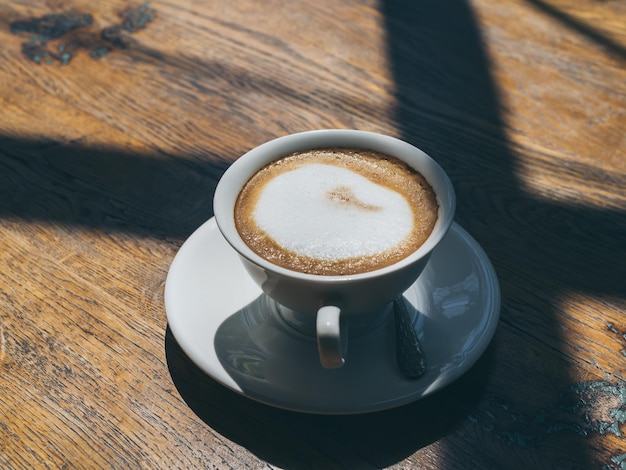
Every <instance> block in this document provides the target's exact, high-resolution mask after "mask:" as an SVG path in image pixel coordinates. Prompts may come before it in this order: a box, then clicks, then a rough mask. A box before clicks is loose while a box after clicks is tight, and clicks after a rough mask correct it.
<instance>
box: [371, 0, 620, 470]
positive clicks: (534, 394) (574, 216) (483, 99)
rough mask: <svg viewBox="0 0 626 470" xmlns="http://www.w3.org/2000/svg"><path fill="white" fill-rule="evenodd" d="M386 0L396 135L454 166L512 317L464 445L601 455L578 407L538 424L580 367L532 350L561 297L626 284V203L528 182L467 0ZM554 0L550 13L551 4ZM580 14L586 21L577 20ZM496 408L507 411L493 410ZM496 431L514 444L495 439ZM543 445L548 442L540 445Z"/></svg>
mask: <svg viewBox="0 0 626 470" xmlns="http://www.w3.org/2000/svg"><path fill="white" fill-rule="evenodd" d="M529 1H531V3H532V4H534V5H535V6H542V5H543V3H542V2H540V1H539V0H529ZM381 5H382V8H383V12H384V16H385V24H386V28H387V32H388V43H389V56H390V62H391V64H392V65H391V67H392V72H393V76H394V82H395V86H396V100H397V103H398V104H397V107H396V121H397V125H398V128H399V130H400V131H401V136H402V137H403V138H404V139H405V140H407V141H409V142H411V143H413V144H415V145H417V146H418V147H421V148H422V149H424V150H425V151H426V152H428V153H429V154H431V155H432V156H433V157H434V158H435V159H436V160H438V161H439V162H440V163H441V164H442V166H443V167H444V169H445V170H446V171H447V172H448V174H449V175H450V176H451V179H452V180H453V183H454V185H455V188H456V191H457V199H458V208H457V217H456V221H457V222H459V223H460V224H461V225H462V226H463V227H464V228H466V229H467V230H468V231H469V232H470V233H471V234H472V235H473V236H474V237H475V238H476V239H477V240H478V242H479V243H480V244H481V245H482V246H483V248H484V249H485V251H486V252H487V253H488V255H489V256H490V258H491V259H492V261H493V262H494V265H495V268H496V271H497V272H498V273H499V275H500V278H501V283H502V293H503V299H502V300H503V303H502V312H501V322H502V323H503V324H506V327H504V328H501V329H500V334H501V335H506V337H503V339H502V340H501V341H496V343H497V344H496V346H494V347H492V348H491V350H490V352H488V354H489V353H491V354H495V355H497V356H498V358H499V359H503V358H506V359H503V361H507V362H508V363H507V362H500V363H499V364H498V367H497V369H494V370H492V371H491V372H490V373H491V374H493V376H492V377H491V379H492V381H493V382H492V386H491V387H490V388H489V392H488V393H489V396H487V397H483V398H484V399H483V400H482V402H481V405H480V410H481V411H480V413H479V415H480V417H479V418H478V419H477V420H476V423H475V425H474V431H475V434H474V436H475V439H473V440H472V439H470V442H469V443H465V445H467V447H468V448H470V447H473V448H474V452H475V455H482V457H481V459H482V460H483V461H484V462H487V461H489V459H494V460H492V461H493V462H506V461H507V460H508V458H509V456H510V452H511V451H512V450H513V449H515V452H516V453H517V456H518V458H521V457H522V456H524V458H528V459H529V460H528V461H525V460H524V459H523V458H521V460H520V461H519V462H518V463H515V462H511V463H510V466H512V467H518V466H519V467H521V468H524V467H525V466H526V465H528V464H530V463H531V462H533V459H536V460H534V462H535V464H539V463H541V465H544V466H560V465H563V466H565V467H568V466H569V468H592V467H594V466H597V465H599V463H598V462H597V461H594V460H593V459H596V458H597V457H593V458H592V457H591V456H590V454H589V452H590V447H588V446H590V445H591V443H590V442H589V441H588V440H587V441H585V440H584V437H586V436H588V435H589V434H592V433H597V434H596V435H599V432H598V429H593V428H592V427H590V426H588V425H587V424H582V425H581V424H580V423H577V422H576V420H577V418H576V417H575V416H574V415H575V413H574V409H573V408H572V410H571V411H572V413H571V416H568V417H566V418H564V419H563V421H561V422H548V421H546V422H544V423H543V424H542V425H539V426H538V425H536V424H531V423H533V421H534V420H536V419H539V418H541V417H542V416H543V417H545V415H544V414H542V413H543V411H542V410H550V409H554V410H556V409H559V408H560V407H562V400H563V397H564V396H565V395H566V394H567V393H569V392H570V391H571V389H572V388H575V387H576V384H575V379H573V377H577V376H578V377H579V376H580V374H579V373H577V372H576V371H574V370H569V369H568V367H571V363H569V362H568V361H567V360H565V358H560V354H561V353H559V352H557V353H555V354H554V355H553V357H550V358H548V357H542V358H541V359H539V358H538V357H537V356H536V354H538V353H539V351H541V350H545V349H553V350H555V351H564V350H565V349H566V348H565V347H564V346H565V345H566V343H567V341H568V339H567V338H565V337H562V332H563V331H564V329H563V327H562V325H561V324H560V322H561V321H562V319H559V318H557V311H558V310H557V308H558V307H559V306H560V302H561V301H562V299H563V298H564V296H566V295H567V294H568V293H570V292H586V293H593V294H597V295H608V296H611V297H613V298H624V297H625V296H626V285H625V284H624V279H625V278H626V266H625V265H624V263H623V262H615V259H616V258H615V256H616V255H617V254H618V253H621V256H622V258H623V257H624V256H626V253H625V251H626V250H625V249H624V245H623V240H626V214H625V213H624V212H622V211H620V210H615V209H605V208H601V207H592V206H581V205H574V204H567V203H560V202H558V201H554V200H550V199H548V198H546V199H543V198H541V197H537V196H535V195H533V194H530V193H528V192H527V191H526V190H525V189H524V186H525V185H524V184H523V182H522V181H521V180H520V179H519V177H518V175H517V171H518V166H517V162H516V157H515V155H514V153H513V151H512V149H511V147H510V145H509V143H508V141H507V137H506V133H505V128H506V124H505V122H504V118H503V115H504V112H503V111H504V110H503V104H502V100H501V98H500V96H499V92H498V89H497V88H496V86H495V84H494V80H493V78H492V76H491V73H492V72H491V64H490V63H489V59H488V53H487V51H486V48H485V45H484V44H483V40H482V37H481V31H480V29H479V26H478V22H477V20H476V18H475V17H474V13H473V11H472V9H471V6H470V5H469V4H468V2H466V1H463V0H455V1H451V2H438V1H436V0H427V1H421V2H411V1H403V0H385V1H383V2H382V3H381ZM553 10H554V9H552V8H551V9H550V10H548V13H551V14H553V16H554V13H555V12H554V11H553ZM544 12H545V8H544ZM556 18H557V19H559V18H561V19H563V17H559V16H558V15H556ZM568 25H569V26H572V25H571V24H568ZM574 26H578V27H577V28H575V29H576V31H577V32H579V33H583V34H584V33H585V31H586V29H585V28H582V27H581V25H579V24H577V25H574ZM590 38H591V39H593V40H598V38H596V37H595V36H591V37H590ZM600 43H601V44H603V45H606V44H605V43H604V42H600ZM611 51H612V53H615V52H616V51H615V50H614V49H611ZM618 52H621V53H622V54H623V52H624V51H623V50H621V51H618ZM537 106H541V104H540V103H538V104H537ZM546 112H550V110H546ZM547 170H549V171H555V170H554V169H549V168H547ZM557 171H558V170H557ZM562 171H568V172H571V174H573V175H575V176H577V177H579V178H584V179H585V181H587V182H588V183H589V185H593V186H596V187H607V188H611V189H612V190H614V191H615V192H619V191H620V188H622V189H623V180H622V181H620V179H619V177H615V176H612V175H611V174H609V173H605V172H603V171H602V170H600V169H597V168H586V167H585V165H584V164H582V163H581V164H574V165H569V166H568V167H567V170H565V169H563V170H562ZM618 256H619V255H618ZM496 336H498V333H496ZM496 339H497V338H496ZM563 354H564V353H563ZM616 354H617V355H619V352H618V351H616ZM551 356H552V355H551ZM622 359H623V358H622ZM617 360H619V359H617ZM544 371H550V372H548V373H547V372H544ZM604 372H605V373H606V375H607V376H610V374H611V373H612V371H604ZM579 380H580V379H579ZM447 393H449V396H450V397H451V398H452V397H454V396H455V395H457V396H460V395H462V394H463V393H465V389H464V388H463V387H462V386H460V385H457V386H456V387H455V388H454V389H452V390H449V391H448V392H447ZM417 406H419V405H417ZM503 410H505V411H503ZM497 415H505V416H506V418H503V419H501V420H500V421H497V420H495V419H492V418H491V417H493V416H497ZM478 436H482V437H480V438H478ZM550 440H551V441H552V444H548V443H547V442H549V441H550ZM496 442H500V443H507V444H508V445H507V446H506V447H503V448H499V446H498V445H494V443H496ZM541 445H551V446H552V450H551V451H545V450H544V451H542V452H540V453H538V452H537V449H538V446H541ZM604 464H607V462H604Z"/></svg>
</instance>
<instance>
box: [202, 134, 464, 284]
mask: <svg viewBox="0 0 626 470" xmlns="http://www.w3.org/2000/svg"><path fill="white" fill-rule="evenodd" d="M331 147H344V148H348V147H349V148H357V149H358V148H360V149H364V150H373V151H378V152H381V153H386V154H388V155H391V156H394V157H396V158H399V159H401V160H403V161H405V162H406V163H408V164H409V165H410V166H411V167H413V168H414V169H416V170H417V171H418V172H420V173H421V174H422V175H423V176H424V177H425V178H426V180H427V181H428V183H429V184H430V185H431V186H432V188H433V190H434V191H435V195H436V197H437V203H438V204H439V212H438V214H437V222H436V223H435V226H434V228H433V230H432V232H431V234H430V235H429V236H428V238H427V239H426V241H425V242H424V243H423V244H422V245H421V246H420V247H419V248H418V249H417V250H415V251H414V252H413V253H411V254H410V255H408V256H407V257H405V258H403V259H401V260H399V261H397V262H395V263H393V264H391V265H389V266H385V267H383V268H379V269H376V270H373V271H367V272H364V273H358V274H348V275H335V276H328V275H321V274H309V273H303V272H300V271H295V270H291V269H288V268H284V267H282V266H278V265H276V264H273V263H271V262H270V261H267V260H266V259H264V258H263V257H261V256H260V255H258V254H257V253H255V252H254V251H253V250H252V249H251V248H250V247H248V245H247V244H246V243H245V242H244V241H243V239H242V238H241V236H240V235H239V232H238V231H237V228H236V226H235V218H234V211H235V201H236V200H237V196H238V195H239V192H240V191H241V189H242V188H243V186H244V185H245V184H246V183H247V182H248V180H249V179H250V178H251V177H252V175H254V173H256V172H257V171H258V170H259V169H261V168H262V167H264V166H265V165H267V164H268V163H270V162H272V161H274V160H277V159H279V158H281V157H284V156H287V155H289V154H291V153H293V152H297V151H303V150H312V149H320V148H331ZM455 209H456V198H455V192H454V187H453V186H452V182H451V181H450V178H449V177H448V175H447V174H446V172H445V171H444V170H443V168H441V166H440V165H439V164H438V163H437V162H436V161H435V160H434V159H433V158H432V157H430V156H429V155H428V154H426V153H425V152H424V151H422V150H420V149H419V148H417V147H415V146H414V145H411V144H409V143H408V142H405V141H403V140H400V139H398V138H395V137H391V136H388V135H384V134H378V133H374V132H369V131H361V130H349V129H325V130H314V131H304V132H298V133H294V134H288V135H285V136H282V137H278V138H275V139H273V140H270V141H267V142H265V143H263V144H261V145H259V146H257V147H255V148H253V149H252V150H250V151H248V152H246V153H245V154H243V155H242V156H241V157H239V158H238V159H237V160H235V161H234V162H233V163H232V165H231V166H230V167H229V168H228V169H227V170H226V172H225V173H224V174H223V175H222V178H221V179H220V180H219V182H218V184H217V187H216V189H215V195H214V198H213V214H214V216H215V221H216V223H217V226H218V228H219V230H220V232H221V233H222V235H223V236H224V238H225V239H226V241H227V242H228V244H229V245H231V246H232V247H233V248H234V249H235V251H237V252H238V253H239V255H241V256H243V257H244V258H246V259H247V260H249V261H250V262H252V263H254V264H256V265H259V266H261V267H262V268H264V269H267V270H269V271H273V272H274V273H277V274H281V275H284V276H288V277H292V278H298V279H302V280H309V281H314V282H321V283H343V282H352V281H357V280H364V279H369V278H375V277H379V276H384V275H385V274H386V273H389V272H393V271H396V270H398V269H402V268H404V267H405V266H408V265H410V264H412V263H414V262H416V261H418V260H420V259H422V258H423V257H424V256H426V255H427V254H428V253H430V252H431V251H432V250H433V249H434V248H435V247H436V246H437V244H438V243H439V242H440V241H441V239H442V238H443V237H444V236H445V235H446V233H447V232H448V229H449V228H450V226H451V225H452V221H453V219H454V212H455Z"/></svg>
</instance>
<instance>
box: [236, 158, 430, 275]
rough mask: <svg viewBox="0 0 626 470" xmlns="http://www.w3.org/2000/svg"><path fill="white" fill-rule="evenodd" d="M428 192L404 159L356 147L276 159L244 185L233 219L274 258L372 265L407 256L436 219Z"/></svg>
mask: <svg viewBox="0 0 626 470" xmlns="http://www.w3.org/2000/svg"><path fill="white" fill-rule="evenodd" d="M437 214H438V205H437V200H436V197H435V194H434V191H433V190H432V188H431V187H430V185H429V184H428V182H427V181H426V180H425V178H424V177H423V176H422V175H421V174H420V173H418V172H417V171H415V170H414V169H413V168H411V167H410V166H409V165H407V164H406V163H405V162H403V161H401V160H399V159H397V158H394V157H391V156H389V155H386V154H382V153H378V152H373V151H369V150H361V149H344V148H330V149H315V150H310V151H305V152H297V153H294V154H292V155H288V156H286V157H282V158H279V159H278V160H276V161H273V162H271V163H270V164H268V165H266V166H265V167H263V168H261V169H260V170H259V171H258V172H257V173H256V174H255V175H254V176H252V178H250V180H249V181H248V182H247V183H246V184H245V185H244V187H243V189H242V190H241V192H240V193H239V196H238V198H237V202H236V204H235V225H236V227H237V231H238V232H239V235H240V236H241V238H242V239H243V240H244V242H245V243H246V244H247V245H248V246H249V247H250V248H251V249H252V250H253V251H254V252H256V253H257V254H258V255H260V256H261V257H263V258H265V259H266V260H268V261H270V262H272V263H275V264H277V265H280V266H283V267H286V268H288V269H292V270H295V271H301V272H305V273H310V274H320V275H348V274H356V273H361V272H366V271H372V270H376V269H380V268H382V267H385V266H388V265H390V264H393V263H395V262H397V261H399V260H400V259H402V258H405V257H406V256H408V255H409V254H411V253H412V252H414V251H415V250H417V249H418V248H419V247H420V246H421V245H422V243H423V242H424V241H425V240H426V239H427V238H428V236H429V235H430V233H431V231H432V229H433V227H434V225H435V222H436V220H437Z"/></svg>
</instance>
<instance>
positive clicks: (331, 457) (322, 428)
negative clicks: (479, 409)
mask: <svg viewBox="0 0 626 470" xmlns="http://www.w3.org/2000/svg"><path fill="white" fill-rule="evenodd" d="M490 350H491V347H490V348H488V349H487V351H486V353H485V354H484V355H483V356H482V357H481V359H479V360H478V362H477V363H476V364H475V365H474V366H473V367H472V368H471V369H470V370H469V371H468V372H467V373H466V374H464V375H463V376H462V377H461V378H460V379H458V380H457V381H455V382H454V383H452V384H451V385H449V386H447V387H445V388H444V389H442V390H440V391H438V392H437V393H435V394H433V395H430V396H428V397H426V398H423V399H421V400H418V401H415V402H413V403H410V404H408V405H404V406H401V407H398V408H392V409H388V410H385V411H377V412H371V413H364V414H353V415H318V414H307V413H299V412H293V411H287V410H284V409H280V408H275V407H272V406H269V405H265V404H263V403H260V402H257V401H254V400H252V399H250V398H247V397H244V396H242V395H239V394H238V393H236V392H234V391H231V390H230V389H228V388H226V387H224V386H222V385H221V384H219V383H218V382H216V381H215V380H213V379H212V378H210V377H209V376H208V375H206V374H205V373H204V372H203V371H202V370H201V369H200V368H198V367H197V366H196V365H195V364H194V363H193V362H192V361H191V360H190V359H189V358H188V357H187V355H186V354H185V353H184V352H183V350H182V349H181V347H180V346H179V344H178V343H177V341H176V339H175V338H174V336H173V334H172V332H171V330H170V328H169V327H168V328H167V331H166V336H165V352H166V359H167V364H168V368H169V371H170V374H171V377H172V380H173V383H174V385H175V386H176V389H177V390H178V392H179V393H180V395H181V397H182V399H183V400H184V401H185V403H186V404H187V405H188V406H189V408H190V409H191V410H192V411H193V412H194V413H195V414H196V415H197V416H198V417H199V418H200V419H202V421H203V422H205V423H206V424H207V425H208V426H210V427H211V428H212V429H214V430H215V431H217V432H219V433H220V434H221V435H222V436H224V437H226V438H227V439H229V440H232V441H233V442H235V443H237V444H238V445H241V446H242V447H245V448H246V449H247V450H249V451H250V452H252V453H253V454H254V455H256V456H257V457H258V458H259V459H262V460H264V461H266V462H268V463H270V464H272V465H276V466H279V467H283V468H302V467H306V468H313V467H319V466H323V467H324V468H337V467H345V466H346V465H348V466H350V467H356V468H363V467H370V468H371V467H375V468H381V467H387V466H390V465H393V464H395V463H398V462H401V461H402V460H404V459H405V458H407V457H408V456H410V455H413V454H414V453H415V452H416V451H417V450H419V449H420V448H423V447H425V446H428V445H430V444H432V443H433V442H436V441H437V440H439V439H441V438H442V437H444V436H446V435H449V434H450V433H451V432H452V431H453V430H454V429H455V428H457V427H459V426H460V425H461V423H463V422H464V421H466V419H467V418H468V415H470V414H471V410H472V409H474V408H475V407H476V405H477V404H478V403H479V402H480V399H481V397H482V395H483V393H484V389H485V385H486V383H487V382H488V377H489V375H490V374H491V372H490V369H491V368H492V359H491V354H490Z"/></svg>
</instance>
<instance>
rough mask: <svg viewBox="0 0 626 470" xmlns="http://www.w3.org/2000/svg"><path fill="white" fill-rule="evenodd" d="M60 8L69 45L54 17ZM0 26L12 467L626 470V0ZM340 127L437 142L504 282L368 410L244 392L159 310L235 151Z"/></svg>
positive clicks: (7, 422)
mask: <svg viewBox="0 0 626 470" xmlns="http://www.w3.org/2000/svg"><path fill="white" fill-rule="evenodd" d="M129 8H134V9H135V10H134V11H135V15H134V16H133V15H132V14H131V13H132V12H131V13H129V10H128V9H129ZM124 12H126V13H124ZM61 13H63V14H68V13H73V16H71V15H70V16H66V17H64V18H65V23H63V24H65V25H68V24H69V23H68V22H70V21H74V22H75V26H77V28H75V29H73V30H70V31H66V32H64V34H63V35H61V36H59V37H56V38H53V37H51V36H54V33H56V34H60V33H63V30H62V29H59V24H58V23H56V22H55V17H52V18H51V17H48V18H47V19H46V20H45V21H43V22H41V21H40V22H38V23H37V22H35V23H33V22H32V21H31V20H32V19H37V18H42V17H44V16H45V15H49V14H61ZM87 15H90V16H87ZM56 19H58V18H56ZM143 20H146V21H143ZM0 23H1V24H0V40H1V43H2V47H0V273H1V274H0V367H1V369H0V370H1V372H0V467H2V468H30V467H40V468H46V467H48V468H140V467H142V468H381V467H393V468H399V469H400V468H407V469H408V468H426V469H440V468H466V469H469V468H475V469H487V468H498V469H501V468H585V469H588V468H613V469H619V468H624V467H626V438H625V437H624V434H625V433H626V382H625V381H626V316H625V310H626V309H625V306H626V301H625V298H626V137H625V131H626V26H625V25H626V6H625V4H624V2H621V1H619V0H615V1H603V2H596V1H592V0H585V1H573V0H525V1H524V0H519V1H513V0H503V1H497V2H494V1H487V0H474V1H472V2H465V1H460V0H456V1H452V2H442V1H434V0H432V1H425V2H413V1H408V0H407V1H395V0H389V1H387V0H380V1H372V0H362V1H346V2H336V1H330V0H316V1H310V2H305V1H299V2H293V1H287V0H272V1H269V2H256V1H252V0H251V1H238V2H221V1H219V2H218V1H213V2H206V1H203V2H200V1H193V0H177V1H156V0H155V1H153V2H152V3H151V5H150V6H149V8H145V7H144V8H143V9H142V8H141V5H140V4H139V3H129V2H125V1H121V0H119V1H118V0H112V1H109V2H88V1H83V0H74V1H72V2H60V1H52V0H50V1H36V0H29V1H17V0H16V1H7V0H2V1H0ZM46 28H47V29H46ZM103 31H104V33H103ZM37 35H39V36H38V37H34V36H37ZM46 51H47V52H46ZM37 62H39V63H37ZM329 127H339V128H358V129H364V130H373V131H379V132H384V133H388V134H391V135H395V136H398V137H401V138H404V139H405V140H408V141H410V142H412V143H413V144H415V145H417V146H419V147H421V148H423V149H424V150H426V151H427V152H429V153H430V154H432V155H433V156H434V157H435V158H436V159H438V160H439V161H440V162H441V163H442V165H443V166H444V167H445V169H446V170H447V171H448V172H449V173H450V175H451V177H452V178H453V181H454V184H455V187H456V189H457V192H458V198H459V205H458V206H459V207H458V215H457V221H458V222H459V223H461V224H462V225H463V226H464V227H465V228H466V229H467V230H468V231H469V232H470V233H471V234H472V235H473V236H474V237H475V238H476V239H477V240H478V241H479V242H480V243H481V245H482V246H483V247H484V248H485V250H486V251H487V253H488V254H489V256H490V257H491V259H492V261H493V263H494V265H495V267H496V270H497V272H498V276H499V279H500V282H501V287H502V293H503V305H502V317H501V322H500V324H499V326H498V329H497V332H496V335H495V338H494V340H493V343H492V344H491V346H490V347H489V349H488V351H487V352H486V354H485V355H484V357H483V358H482V359H481V360H480V361H479V363H478V364H477V365H476V366H475V367H474V368H473V369H472V370H471V371H470V372H469V373H467V374H466V375H465V376H464V377H463V378H462V379H461V380H459V381H458V382H456V383H455V384H453V385H452V386H450V387H448V388H447V389H445V390H443V391H441V392H439V393H437V394H435V395H434V396H432V397H430V398H427V399H425V400H422V401H419V402H416V403H414V404H411V405H408V406H404V407H402V408H399V409H395V410H390V411H386V412H381V413H374V414H368V415H362V416H348V417H328V416H309V415H301V414H297V413H290V412H286V411H281V410H276V409H273V408H269V407H266V406H264V405H260V404H257V403H253V402H251V401H249V400H247V399H246V398H243V397H240V396H238V395H235V394H234V393H232V392H230V391H228V390H226V389H224V388H222V387H221V386H220V385H218V384H216V383H215V382H214V381H212V380H211V379H209V378H207V377H206V376H204V375H203V374H202V373H201V372H200V371H199V370H198V369H196V368H195V366H193V365H192V364H191V362H190V361H189V360H188V359H187V358H186V357H185V355H184V354H183V353H182V351H181V350H180V348H179V347H178V346H177V344H176V342H175V340H174V339H173V337H172V336H171V333H170V332H169V331H168V329H167V322H166V317H165V312H164V307H163V284H164V280H165V277H166V274H167V270H168V268H169V264H170V262H171V261H172V259H173V257H174V255H175V253H176V251H177V249H178V248H179V246H180V245H181V244H182V242H183V241H184V239H185V238H186V237H187V236H188V235H189V234H190V233H191V232H192V231H193V230H194V229H195V228H196V227H198V226H199V225H200V224H201V223H202V222H204V221H205V220H206V219H208V218H209V217H210V216H211V215H212V214H211V199H212V194H213V190H214V187H215V184H216V182H217V180H218V178H219V176H220V175H221V173H222V172H223V171H224V169H225V168H226V167H227V166H228V164H229V163H230V162H232V161H233V160H235V159H236V158H237V157H238V156H239V155H241V154H242V153H243V152H244V151H246V150H248V149H250V148H252V147H254V146H256V145H258V144H260V143H262V142H264V141H266V140H269V139H270V138H273V137H276V136H280V135H283V134H286V133H290V132H296V131H302V130H308V129H317V128H329Z"/></svg>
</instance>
